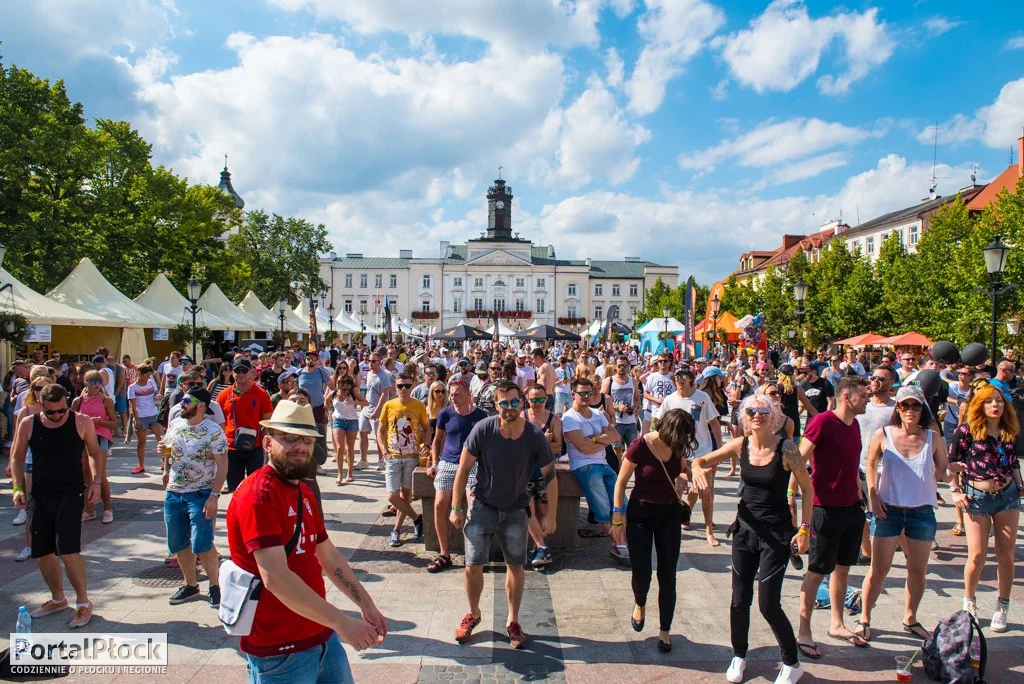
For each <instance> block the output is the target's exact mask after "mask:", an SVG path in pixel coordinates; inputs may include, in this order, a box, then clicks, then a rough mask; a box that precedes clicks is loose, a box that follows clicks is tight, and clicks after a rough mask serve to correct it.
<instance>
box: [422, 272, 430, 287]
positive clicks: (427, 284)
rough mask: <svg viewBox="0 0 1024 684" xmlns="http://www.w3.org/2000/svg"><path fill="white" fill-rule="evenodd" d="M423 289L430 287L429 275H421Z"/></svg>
mask: <svg viewBox="0 0 1024 684" xmlns="http://www.w3.org/2000/svg"><path fill="white" fill-rule="evenodd" d="M423 289H424V290H429V289H430V276H429V275H424V276H423Z"/></svg>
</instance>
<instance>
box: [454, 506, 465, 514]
mask: <svg viewBox="0 0 1024 684" xmlns="http://www.w3.org/2000/svg"><path fill="white" fill-rule="evenodd" d="M451 510H453V511H457V512H459V513H462V509H461V508H459V507H458V506H452V507H451Z"/></svg>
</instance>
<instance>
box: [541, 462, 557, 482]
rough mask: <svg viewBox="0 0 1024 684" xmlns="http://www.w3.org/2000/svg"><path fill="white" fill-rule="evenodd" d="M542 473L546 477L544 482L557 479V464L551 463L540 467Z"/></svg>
mask: <svg viewBox="0 0 1024 684" xmlns="http://www.w3.org/2000/svg"><path fill="white" fill-rule="evenodd" d="M540 474H541V475H542V476H543V477H544V484H545V485H547V484H549V483H550V482H551V481H552V480H554V479H555V464H554V463H549V464H547V465H546V466H544V467H543V468H541V469H540Z"/></svg>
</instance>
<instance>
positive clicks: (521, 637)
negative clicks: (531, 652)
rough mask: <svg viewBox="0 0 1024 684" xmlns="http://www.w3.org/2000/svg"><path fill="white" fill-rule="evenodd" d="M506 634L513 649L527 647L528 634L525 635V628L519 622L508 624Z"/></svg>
mask: <svg viewBox="0 0 1024 684" xmlns="http://www.w3.org/2000/svg"><path fill="white" fill-rule="evenodd" d="M505 633H506V634H508V643H509V645H511V646H512V648H522V647H523V646H526V634H524V633H523V627H522V625H520V624H519V623H518V622H510V623H508V627H507V628H506V629H505Z"/></svg>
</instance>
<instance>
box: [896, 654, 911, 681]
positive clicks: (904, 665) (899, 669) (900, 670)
mask: <svg viewBox="0 0 1024 684" xmlns="http://www.w3.org/2000/svg"><path fill="white" fill-rule="evenodd" d="M896 681H897V682H901V683H902V684H906V683H907V682H909V681H910V656H896Z"/></svg>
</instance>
